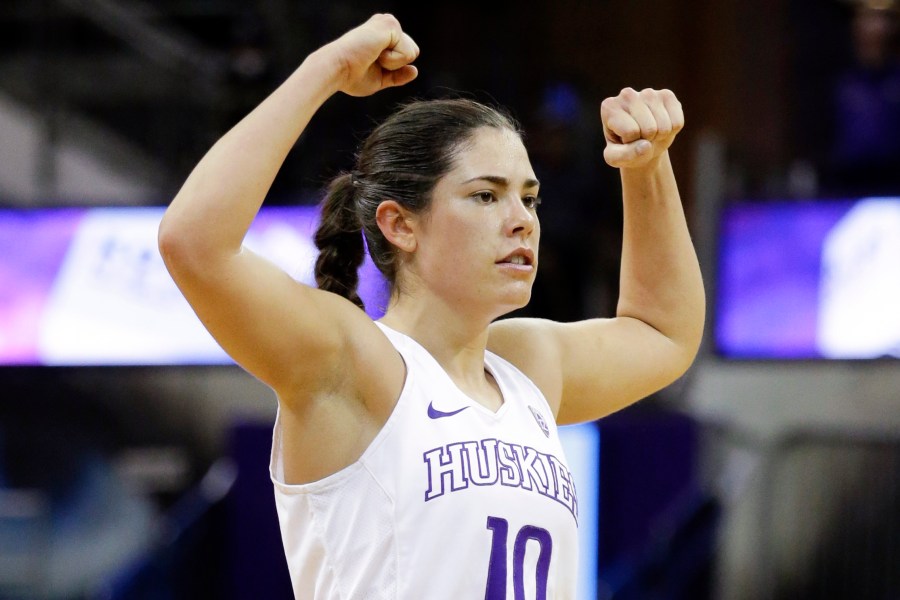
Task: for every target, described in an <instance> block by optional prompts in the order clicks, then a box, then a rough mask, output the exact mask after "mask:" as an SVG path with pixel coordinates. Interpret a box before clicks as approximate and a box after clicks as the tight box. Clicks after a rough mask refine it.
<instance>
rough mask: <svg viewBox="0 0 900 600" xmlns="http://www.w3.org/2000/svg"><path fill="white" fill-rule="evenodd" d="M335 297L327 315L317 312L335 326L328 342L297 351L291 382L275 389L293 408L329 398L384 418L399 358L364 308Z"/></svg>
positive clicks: (401, 372)
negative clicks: (352, 404)
mask: <svg viewBox="0 0 900 600" xmlns="http://www.w3.org/2000/svg"><path fill="white" fill-rule="evenodd" d="M328 295H329V296H334V295H333V294H328ZM334 299H335V300H336V301H335V302H334V303H333V306H332V308H331V314H328V315H325V314H323V315H322V316H323V318H330V319H331V320H332V322H333V323H334V325H335V326H334V327H333V329H332V331H331V335H329V336H327V337H328V341H327V342H326V343H322V341H321V340H320V343H319V344H317V345H310V346H309V347H308V348H305V349H302V350H301V351H300V352H299V353H298V355H297V356H296V362H297V364H298V368H297V374H296V375H295V377H293V378H292V380H291V382H290V385H288V386H286V387H285V388H284V389H276V390H275V391H276V392H277V393H278V397H279V400H280V401H281V402H282V403H284V404H289V405H293V407H294V408H298V407H299V406H302V405H304V404H306V403H308V402H313V401H315V399H316V398H321V397H330V398H332V400H334V399H343V400H345V401H349V402H353V403H362V404H363V405H364V406H365V408H366V409H367V412H369V413H372V414H373V415H383V416H386V415H388V414H390V411H391V410H392V409H393V405H394V404H395V402H396V400H397V397H398V396H399V394H400V390H401V389H402V387H403V381H404V379H405V371H406V367H405V365H404V362H403V359H402V358H401V356H400V353H399V352H398V350H397V349H396V348H395V347H394V345H393V344H392V342H391V340H390V339H388V337H387V335H386V334H385V333H384V332H383V331H382V330H381V329H380V328H379V327H378V325H377V324H376V323H375V322H374V321H373V320H372V319H371V318H370V317H369V316H368V315H367V314H366V313H365V312H363V311H362V310H360V309H359V308H358V307H357V306H355V305H354V304H353V303H351V302H350V301H348V300H346V299H344V298H339V297H336V296H334ZM300 365H305V366H303V367H301V366H300Z"/></svg>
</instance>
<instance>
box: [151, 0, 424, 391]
mask: <svg viewBox="0 0 900 600" xmlns="http://www.w3.org/2000/svg"><path fill="white" fill-rule="evenodd" d="M418 52H419V50H418V47H417V46H416V44H415V42H413V40H412V39H411V38H410V37H409V36H408V35H406V34H405V33H403V31H402V29H401V27H400V24H399V23H398V22H397V20H396V19H394V18H393V17H391V16H390V15H375V16H374V17H372V18H371V19H370V20H369V21H367V22H366V23H364V24H363V25H361V26H360V27H357V28H356V29H354V30H352V31H350V32H348V33H346V34H345V35H343V36H342V37H341V38H339V39H338V40H336V41H334V42H332V43H330V44H328V45H326V46H324V47H322V48H321V49H319V50H317V51H316V52H314V53H313V54H311V55H310V56H309V57H308V58H307V59H306V60H305V61H304V62H303V63H302V64H301V65H300V67H299V68H298V69H297V70H296V71H295V72H294V73H293V74H292V75H291V76H290V77H289V78H288V79H287V80H286V81H285V82H284V83H283V84H282V85H281V86H280V87H279V88H278V89H277V90H275V91H274V92H273V93H272V94H271V95H270V96H269V97H268V98H266V99H265V100H264V101H263V102H262V103H261V104H260V105H259V106H257V107H256V108H255V109H254V110H253V111H252V112H251V113H250V114H249V115H247V116H246V117H245V118H244V119H243V120H241V121H240V122H239V123H238V124H237V125H236V126H235V127H234V128H233V129H231V130H230V131H229V132H228V133H226V134H225V135H224V136H223V137H222V138H221V139H220V140H219V141H218V142H217V143H216V144H215V145H214V146H213V147H212V149H210V150H209V152H208V153H207V154H206V156H204V157H203V159H202V160H201V161H200V162H199V164H197V166H196V167H195V168H194V170H193V172H192V173H191V174H190V176H189V177H188V179H187V181H186V182H185V183H184V185H183V187H182V188H181V190H180V191H179V192H178V194H177V196H176V197H175V199H174V200H173V201H172V203H171V205H170V206H169V208H168V210H167V211H166V213H165V216H164V217H163V220H162V223H161V225H160V229H159V245H160V251H161V253H162V256H163V259H164V260H165V263H166V266H167V267H168V269H169V272H170V273H171V274H172V277H173V279H174V280H175V282H176V284H177V285H178V287H179V288H180V290H181V291H182V293H183V294H184V295H185V297H186V298H187V300H188V302H190V304H191V306H192V307H193V309H194V311H195V312H196V313H197V315H198V316H199V317H200V319H201V321H202V322H203V324H204V325H205V326H206V328H207V329H208V330H209V331H210V333H212V335H213V337H215V338H216V340H217V341H218V342H219V343H220V344H221V345H222V347H223V348H224V349H225V350H226V352H228V353H229V355H231V356H232V357H233V358H234V359H235V360H236V361H237V362H238V363H239V364H241V365H242V366H244V367H245V368H246V369H247V370H248V371H250V372H251V373H253V374H254V375H256V376H257V377H258V378H260V379H261V380H262V381H264V382H265V383H267V384H269V385H270V386H272V387H273V388H275V389H276V390H278V389H285V388H288V387H291V386H295V385H297V383H298V381H299V382H301V383H302V382H303V381H304V380H306V379H309V378H310V377H315V376H318V377H323V374H321V373H319V372H318V371H317V369H320V368H321V367H322V366H323V365H322V363H323V362H326V361H327V360H328V359H329V358H330V357H333V356H335V354H336V353H337V352H340V351H341V350H342V348H341V346H342V345H343V344H344V343H345V337H346V336H345V334H346V332H348V331H351V330H352V329H353V328H354V327H358V326H359V322H360V321H361V320H362V319H365V315H364V314H363V313H362V312H361V311H359V310H358V309H357V308H356V307H355V306H353V305H352V304H351V303H350V302H348V301H346V300H344V299H342V298H339V297H338V296H336V295H334V294H330V293H326V292H321V291H319V290H316V289H312V288H308V287H306V286H302V285H300V284H298V283H297V282H295V281H294V280H293V279H291V278H290V277H289V276H288V275H287V274H286V273H284V272H282V271H281V270H279V269H278V268H276V267H275V266H273V265H272V264H271V263H269V262H267V261H265V260H263V259H262V258H260V257H258V256H256V255H254V254H253V253H252V252H250V251H249V250H247V249H246V248H244V247H243V246H242V243H243V239H244V236H245V235H246V233H247V230H248V229H249V227H250V224H251V222H252V221H253V219H254V218H255V216H256V214H257V212H258V211H259V208H260V206H261V205H262V203H263V200H264V199H265V197H266V194H267V193H268V190H269V188H270V187H271V185H272V181H273V180H274V178H275V175H276V173H277V172H278V170H279V168H280V167H281V165H282V163H283V162H284V159H285V157H286V156H287V154H288V152H289V151H290V149H291V147H292V146H293V145H294V143H295V142H296V140H297V138H298V137H299V136H300V134H301V133H302V132H303V130H304V128H305V127H306V125H307V123H308V122H309V120H310V118H312V116H313V114H314V113H315V112H316V110H318V109H319V107H320V106H321V105H322V104H323V103H324V102H325V101H326V100H327V99H328V98H329V97H330V96H331V95H332V94H334V93H336V92H338V91H343V92H345V93H347V94H350V95H354V96H365V95H369V94H373V93H375V92H377V91H379V90H381V89H384V88H386V87H391V86H397V85H403V84H405V83H407V82H409V81H411V80H412V79H414V78H415V76H416V68H415V67H414V66H412V65H411V63H412V61H413V60H415V58H416V57H417V56H418ZM373 327H374V326H373Z"/></svg>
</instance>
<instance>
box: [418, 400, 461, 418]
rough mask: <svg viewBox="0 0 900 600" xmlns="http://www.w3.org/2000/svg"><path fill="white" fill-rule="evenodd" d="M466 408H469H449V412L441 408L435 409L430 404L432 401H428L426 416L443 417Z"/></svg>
mask: <svg viewBox="0 0 900 600" xmlns="http://www.w3.org/2000/svg"><path fill="white" fill-rule="evenodd" d="M467 408H469V407H468V406H463V407H462V408H460V409H457V410H451V411H450V412H444V411H442V410H438V409H436V408H435V407H434V406H432V403H431V402H429V403H428V416H429V418H432V419H443V418H444V417H452V416H453V415H455V414H456V413H461V412H462V411H464V410H466V409H467Z"/></svg>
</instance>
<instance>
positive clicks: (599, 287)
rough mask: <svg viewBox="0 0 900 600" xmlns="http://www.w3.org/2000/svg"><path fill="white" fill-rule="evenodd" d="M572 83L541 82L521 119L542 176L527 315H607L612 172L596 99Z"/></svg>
mask: <svg viewBox="0 0 900 600" xmlns="http://www.w3.org/2000/svg"><path fill="white" fill-rule="evenodd" d="M589 104H590V103H589V102H585V101H583V99H582V97H581V94H580V93H579V91H578V89H577V88H576V86H574V85H573V84H570V83H568V82H554V83H550V84H548V85H547V86H545V88H544V90H543V93H542V97H541V102H540V105H539V106H538V107H537V110H536V111H535V112H534V114H533V115H532V119H530V122H529V123H527V124H526V126H525V131H526V135H527V137H526V145H527V146H528V153H529V156H530V158H531V161H532V164H533V166H534V170H535V173H536V174H537V177H538V179H539V180H540V182H541V197H542V203H541V206H540V208H538V215H539V216H540V219H541V252H540V268H539V270H538V277H537V280H536V281H535V284H534V288H533V292H532V298H531V302H530V303H529V305H528V306H527V307H526V308H525V309H524V312H525V313H526V314H527V315H529V316H535V317H542V318H548V319H555V320H559V321H575V320H579V319H583V318H586V317H595V316H612V314H613V312H614V310H615V298H616V296H617V290H618V288H617V285H618V259H619V252H620V248H621V234H620V233H619V232H620V230H621V202H620V201H619V200H618V198H617V196H616V195H615V194H616V193H617V191H618V190H617V188H616V183H615V181H616V179H617V177H618V174H617V173H615V172H614V170H613V169H611V168H609V167H608V166H607V165H606V163H604V162H603V156H602V153H601V152H602V133H601V132H600V131H599V116H598V115H599V105H597V106H589Z"/></svg>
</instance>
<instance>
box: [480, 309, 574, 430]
mask: <svg viewBox="0 0 900 600" xmlns="http://www.w3.org/2000/svg"><path fill="white" fill-rule="evenodd" d="M560 327H561V324H560V323H556V322H554V321H549V320H546V319H529V318H520V319H503V320H500V321H496V322H494V323H492V324H491V327H490V330H489V334H488V350H490V351H491V352H493V353H494V354H497V355H498V356H501V357H502V358H504V359H506V360H507V361H509V362H510V363H512V364H513V365H515V366H516V367H517V368H518V369H519V370H520V371H522V372H523V373H524V374H525V375H527V376H528V377H529V378H530V379H531V380H532V381H533V382H534V383H535V385H537V386H538V388H539V389H540V390H541V392H543V394H544V397H545V398H547V402H549V403H550V407H551V408H552V409H553V412H554V413H556V412H557V411H558V410H559V405H560V400H561V398H562V388H563V371H562V367H561V362H560V361H561V358H562V355H561V348H560V347H559V344H558V342H557V340H558V330H559V328H560Z"/></svg>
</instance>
